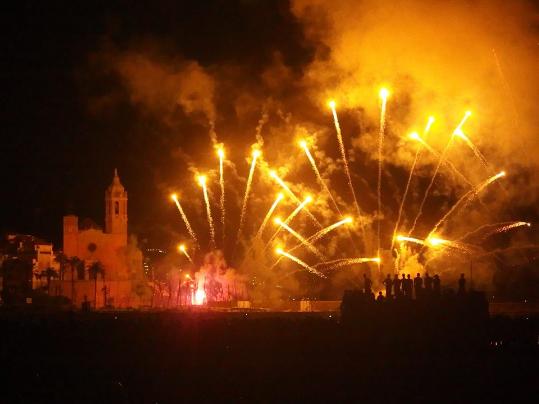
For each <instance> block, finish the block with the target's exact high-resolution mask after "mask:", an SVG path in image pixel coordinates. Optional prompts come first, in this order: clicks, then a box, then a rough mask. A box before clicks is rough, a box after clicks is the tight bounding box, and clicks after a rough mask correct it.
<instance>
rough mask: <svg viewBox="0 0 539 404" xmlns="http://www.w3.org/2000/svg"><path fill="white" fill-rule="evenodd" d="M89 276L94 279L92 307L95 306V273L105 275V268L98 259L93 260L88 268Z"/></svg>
mask: <svg viewBox="0 0 539 404" xmlns="http://www.w3.org/2000/svg"><path fill="white" fill-rule="evenodd" d="M88 272H89V274H90V277H91V278H93V279H94V308H97V275H99V274H101V277H102V278H104V277H105V268H104V267H103V264H102V263H101V262H100V261H95V262H94V263H93V264H92V265H90V267H89V268H88Z"/></svg>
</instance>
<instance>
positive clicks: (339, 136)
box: [328, 100, 365, 233]
mask: <svg viewBox="0 0 539 404" xmlns="http://www.w3.org/2000/svg"><path fill="white" fill-rule="evenodd" d="M328 105H329V107H330V108H331V112H332V114H333V122H334V123H335V131H336V132H337V140H338V141H339V149H340V151H341V158H342V161H343V165H344V171H345V173H346V178H347V179H348V187H349V188H350V193H351V194H352V198H353V199H354V206H355V208H356V211H357V215H358V218H359V221H360V225H361V231H362V232H363V233H365V229H364V226H363V219H362V217H361V209H360V208H359V204H358V202H357V198H356V192H355V191H354V186H353V185H352V176H351V175H350V169H349V168H348V159H347V158H346V149H345V148H344V142H343V139H342V132H341V125H340V124H339V118H338V117H337V110H336V108H335V107H336V104H335V101H333V100H332V101H330V102H329V103H328Z"/></svg>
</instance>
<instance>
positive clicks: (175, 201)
mask: <svg viewBox="0 0 539 404" xmlns="http://www.w3.org/2000/svg"><path fill="white" fill-rule="evenodd" d="M171 199H172V200H173V201H174V203H175V204H176V207H177V208H178V211H179V212H180V215H181V217H182V220H183V223H184V224H185V227H186V228H187V231H188V232H189V235H190V236H191V238H192V239H193V241H194V242H195V243H196V245H197V246H198V239H197V236H196V234H195V232H194V231H193V228H192V227H191V223H189V220H188V219H187V215H186V214H185V212H184V210H183V208H182V205H181V204H180V201H179V199H178V195H176V194H172V195H171Z"/></svg>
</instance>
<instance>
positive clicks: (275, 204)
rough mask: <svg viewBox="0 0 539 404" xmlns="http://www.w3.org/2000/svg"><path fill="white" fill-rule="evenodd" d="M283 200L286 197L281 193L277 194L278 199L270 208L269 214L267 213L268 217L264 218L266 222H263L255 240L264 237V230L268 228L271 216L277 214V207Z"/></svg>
mask: <svg viewBox="0 0 539 404" xmlns="http://www.w3.org/2000/svg"><path fill="white" fill-rule="evenodd" d="M283 198H284V195H283V194H282V193H281V192H279V194H277V198H275V201H274V202H273V204H272V205H271V207H270V208H269V210H268V213H266V216H265V217H264V220H262V224H261V225H260V228H259V229H258V231H257V232H256V235H255V238H260V237H262V234H263V233H264V229H265V228H266V225H267V224H268V221H269V219H270V217H271V215H273V212H275V209H277V206H278V205H279V203H280V202H281V201H282V200H283Z"/></svg>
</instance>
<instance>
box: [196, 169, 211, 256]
mask: <svg viewBox="0 0 539 404" xmlns="http://www.w3.org/2000/svg"><path fill="white" fill-rule="evenodd" d="M198 183H199V185H200V186H201V187H202V193H203V194H204V203H205V204H206V215H207V216H208V227H209V228H210V246H211V247H212V248H214V247H215V227H214V226H213V217H212V215H211V207H210V198H209V197H208V188H207V187H206V177H205V176H204V175H200V176H199V177H198Z"/></svg>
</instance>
